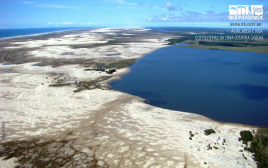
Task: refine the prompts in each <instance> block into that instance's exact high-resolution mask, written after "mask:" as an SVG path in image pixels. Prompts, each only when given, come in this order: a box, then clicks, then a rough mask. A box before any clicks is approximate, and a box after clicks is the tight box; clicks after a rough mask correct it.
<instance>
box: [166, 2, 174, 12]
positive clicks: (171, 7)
mask: <svg viewBox="0 0 268 168" xmlns="http://www.w3.org/2000/svg"><path fill="white" fill-rule="evenodd" d="M165 7H166V8H167V10H169V11H173V10H175V7H174V6H173V4H172V3H170V2H166V4H165Z"/></svg>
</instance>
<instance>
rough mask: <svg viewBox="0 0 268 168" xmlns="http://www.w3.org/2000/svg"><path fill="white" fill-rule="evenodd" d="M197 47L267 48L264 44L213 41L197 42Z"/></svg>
mask: <svg viewBox="0 0 268 168" xmlns="http://www.w3.org/2000/svg"><path fill="white" fill-rule="evenodd" d="M198 44H199V45H206V46H227V47H256V46H268V44H264V43H251V42H234V41H233V42H215V41H209V42H208V41H199V42H198Z"/></svg>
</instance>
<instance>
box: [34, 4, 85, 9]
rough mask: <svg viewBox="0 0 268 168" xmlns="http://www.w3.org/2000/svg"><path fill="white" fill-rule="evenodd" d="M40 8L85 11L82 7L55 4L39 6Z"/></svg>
mask: <svg viewBox="0 0 268 168" xmlns="http://www.w3.org/2000/svg"><path fill="white" fill-rule="evenodd" d="M39 7H45V8H62V9H63V8H70V9H83V8H82V7H73V6H64V5H55V4H43V5H39Z"/></svg>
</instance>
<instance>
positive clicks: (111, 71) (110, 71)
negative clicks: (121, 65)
mask: <svg viewBox="0 0 268 168" xmlns="http://www.w3.org/2000/svg"><path fill="white" fill-rule="evenodd" d="M114 72H116V70H115V69H110V70H109V71H106V73H107V74H112V73H114Z"/></svg>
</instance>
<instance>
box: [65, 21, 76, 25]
mask: <svg viewBox="0 0 268 168" xmlns="http://www.w3.org/2000/svg"><path fill="white" fill-rule="evenodd" d="M62 24H64V25H70V24H74V23H72V22H63V23H62Z"/></svg>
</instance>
